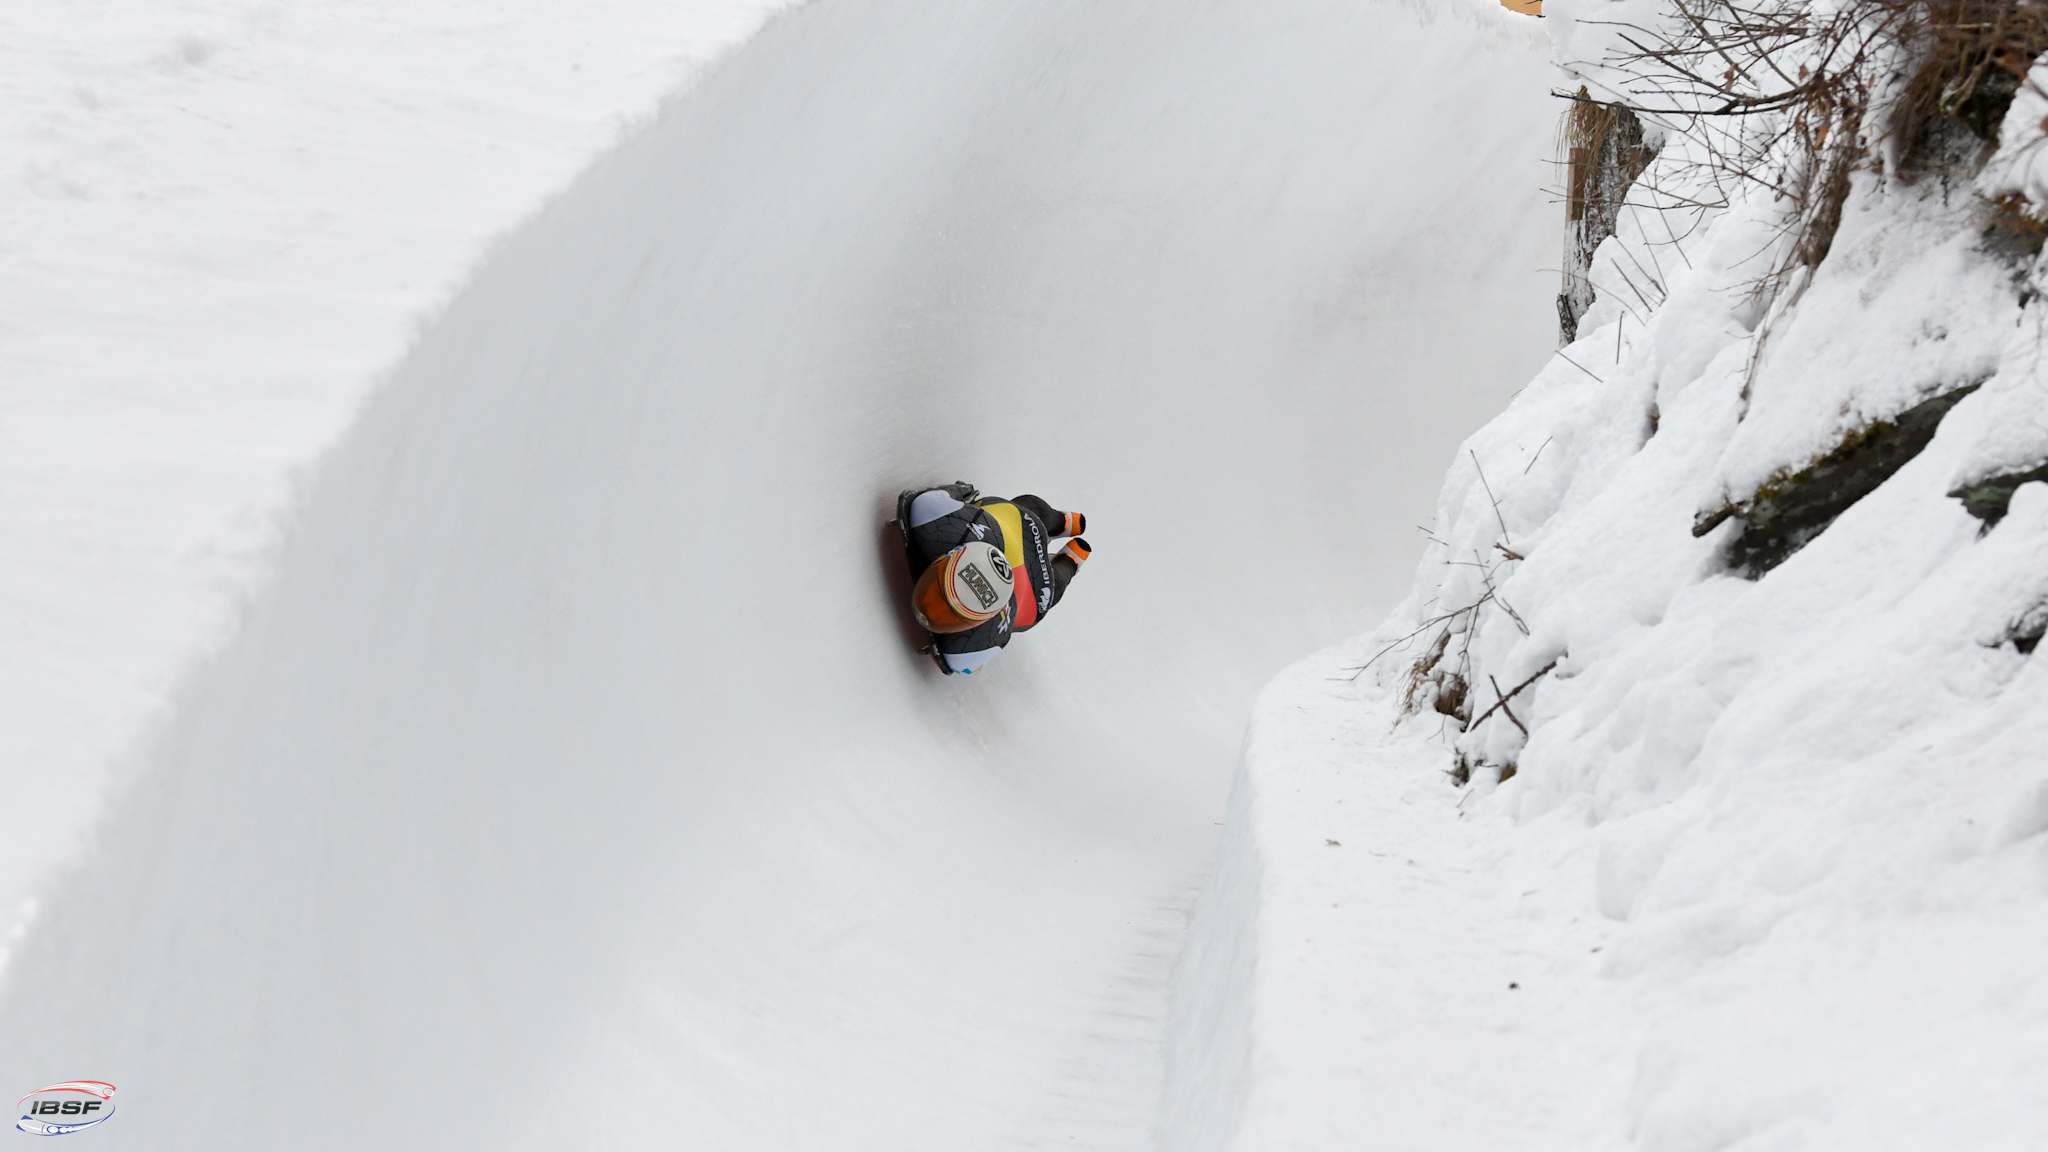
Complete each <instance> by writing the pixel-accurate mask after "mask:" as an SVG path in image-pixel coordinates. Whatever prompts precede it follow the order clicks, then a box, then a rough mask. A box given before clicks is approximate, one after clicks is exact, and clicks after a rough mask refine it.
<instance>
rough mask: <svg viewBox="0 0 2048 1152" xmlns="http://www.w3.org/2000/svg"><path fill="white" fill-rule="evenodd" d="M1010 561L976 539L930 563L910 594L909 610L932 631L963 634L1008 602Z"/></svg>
mask: <svg viewBox="0 0 2048 1152" xmlns="http://www.w3.org/2000/svg"><path fill="white" fill-rule="evenodd" d="M1010 590H1011V585H1010V562H1009V561H1008V560H1005V559H1004V558H1003V554H1002V552H1001V551H999V550H998V549H996V548H994V547H991V546H990V545H988V544H984V543H982V542H981V541H979V540H974V541H970V542H968V543H966V544H962V545H961V546H959V547H958V548H955V549H953V550H952V551H951V552H948V553H946V554H945V555H944V556H941V557H939V558H938V559H937V560H934V561H932V562H931V564H930V566H929V567H927V568H926V569H925V570H924V575H922V576H919V577H918V578H917V587H916V588H914V589H912V590H911V593H910V611H911V614H912V615H914V616H916V617H917V622H918V623H919V624H922V625H924V626H925V628H926V629H928V630H930V631H933V632H965V631H967V630H968V629H969V628H973V627H976V626H978V625H981V624H986V623H988V622H989V621H990V620H993V619H995V618H996V616H997V615H998V614H1000V613H1001V612H1002V610H1003V608H1004V607H1005V606H1007V605H1008V604H1009V603H1010Z"/></svg>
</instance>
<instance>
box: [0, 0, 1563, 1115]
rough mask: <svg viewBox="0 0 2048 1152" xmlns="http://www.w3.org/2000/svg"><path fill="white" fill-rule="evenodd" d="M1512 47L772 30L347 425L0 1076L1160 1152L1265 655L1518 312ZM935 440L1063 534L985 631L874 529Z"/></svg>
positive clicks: (1417, 502)
mask: <svg viewBox="0 0 2048 1152" xmlns="http://www.w3.org/2000/svg"><path fill="white" fill-rule="evenodd" d="M1552 75H1553V73H1552V69H1551V67H1550V65H1549V62H1548V59H1547V56H1546V54H1545V52H1544V50H1543V47H1542V43H1541V38H1540V35H1539V32H1538V27H1537V26H1536V25H1534V24H1533V23H1528V22H1519V21H1516V20H1515V19H1514V18H1513V17H1509V16H1507V15H1505V14H1503V13H1501V12H1500V11H1499V10H1498V9H1497V8H1493V7H1491V6H1490V5H1487V4H1483V3H1479V2H1478V0H1472V2H1471V3H1464V2H1463V0H1460V3H1459V4H1458V5H1457V6H1454V7H1446V8H1444V9H1441V10H1420V9H1416V8H1411V7H1407V6H1403V5H1395V4H1360V3H1358V2H1356V0H1316V2H1314V3H1307V4H1301V5H1293V6H1287V7H1285V8H1284V9H1282V8H1276V7H1275V6H1274V5H1272V4H1270V3H1269V2H1267V0H1223V2H1216V3H1206V4H1200V5H1162V4H1156V3H1151V2H1149V0H1118V2H1114V3H1105V4H1086V5H1018V4H1016V3H1013V2H1011V0H963V2H960V3H950V4H933V3H928V2H925V0H830V2H825V3H818V4H811V5H806V6H803V7H800V8H797V9H794V10H792V11H790V12H789V13H787V14H786V15H784V16H783V17H781V18H779V19H777V20H775V21H773V22H772V23H770V24H769V25H768V26H767V27H766V28H765V29H764V30H763V31H762V32H761V33H760V34H758V35H757V36H755V37H754V38H753V39H752V40H750V41H749V43H748V45H747V46H746V48H745V49H743V50H742V51H740V52H738V53H736V54H734V55H733V56H732V57H730V58H729V59H728V61H727V62H726V63H725V64H724V65H723V66H721V67H720V68H719V69H717V70H716V71H715V72H714V73H713V74H711V75H710V76H708V77H706V78H705V79H704V80H703V82H701V83H700V84H699V85H697V86H696V87H695V88H694V89H693V90H692V92H691V93H690V95H689V96H688V97H687V98H685V99H682V100H679V101H677V102H675V103H674V104H673V105H672V106H671V107H670V108H669V109H667V110H666V111H665V112H664V113H663V115H662V116H661V117H659V119H658V120H657V121H656V122H655V123H653V124H652V125H650V126H649V127H648V129H647V131H646V132H645V133H644V134H643V135H641V136H640V137H638V138H637V139H635V140H633V141H631V142H629V143H628V144H626V145H625V146H624V147H622V148H621V149H620V150H619V151H617V152H616V153H615V154H614V155H612V156H611V157H609V158H607V159H606V160H605V161H604V162H602V163H601V164H600V165H598V166H597V167H596V168H595V169H594V170H593V171H592V172H591V173H590V174H589V175H588V176H587V177H586V178H584V179H583V180H582V181H580V182H579V183H578V184H577V185H576V186H575V187H574V188H572V189H571V190H570V191H569V192H567V193H566V194H565V195H563V196H562V197H561V198H559V199H558V200H557V201H556V202H555V203H553V204H552V205H551V206H550V207H549V208H548V209H547V210H546V211H545V212H543V213H541V214H540V216H539V217H538V218H537V219H535V220H534V221H533V222H531V223H530V224H529V226H527V227H526V228H524V229H522V230H521V231H520V232H519V233H518V234H517V235H516V236H514V237H513V238H511V239H510V240H509V241H508V242H507V243H505V244H504V245H503V246H502V247H501V248H500V250H499V251H498V252H497V254H496V255H495V256H494V257H493V259H492V260H491V261H490V262H489V264H488V265H487V266H486V267H485V268H484V269H483V270H482V271H481V272H480V273H479V274H478V276H477V278H476V280H475V282H474V283H473V284H472V285H471V286H470V287H469V288H468V289H467V290H465V291H464V292H463V293H462V294H461V295H460V296H459V297H458V298H457V299H456V300H454V301H453V302H452V303H451V304H450V305H449V306H448V307H447V309H446V311H445V313H444V314H443V315H442V317H441V318H440V319H439V320H438V321H437V322H436V323H435V324H434V326H433V327H432V328H431V330H429V331H428V332H427V333H425V334H424V335H423V336H422V337H421V340H420V343H419V346H418V347H417V348H416V349H415V351H414V352H413V354H412V355H411V356H410V357H409V358H408V359H407V361H406V362H405V364H404V365H403V366H402V367H401V368H400V369H399V370H398V371H397V373H396V374H395V376H394V378H393V379H392V381H391V382H390V383H389V385H388V386H387V387H385V388H384V389H382V390H381V391H380V392H379V393H378V394H377V396H376V398H375V400H374V401H373V402H372V403H370V404H369V405H368V406H367V407H366V409H365V411H364V414H363V416H362V418H361V421H360V422H359V424H358V425H357V427H356V428H355V429H354V431H353V432H352V433H351V435H350V436H349V437H348V438H347V439H346V440H345V441H344V442H343V444H342V445H340V446H339V447H338V448H337V449H336V450H335V451H334V452H333V453H332V454H331V456H330V457H329V459H328V461H327V462H326V463H325V464H324V465H323V468H322V470H321V473H320V475H319V477H318V479H317V481H316V482H315V483H314V484H313V486H312V490H311V492H310V494H309V495H308V497H307V499H306V501H305V504H304V507H303V510H302V512H301V514H300V516H299V518H298V520H297V522H296V523H295V525H294V529H293V533H292V537H291V540H290V542H289V544H288V545H287V546H286V547H285V548H284V549H283V550H282V552H281V554H280V556H279V558H278V560H277V564H276V574H275V576H274V578H273V579H272V581H271V582H270V584H269V586H268V587H267V589H266V590H265V591H264V592H263V593H262V595H261V596H260V597H259V598H258V599H257V600H256V602H255V603H254V605H253V606H252V607H251V609H250V611H249V613H248V619H247V622H246V624H245V625H244V626H243V628H242V630H241V632H240V633H239V635H238V636H237V637H236V638H235V640H234V642H233V643H232V644H231V645H230V646H228V648H227V649H226V650H225V651H224V653H223V654H222V655H221V656H220V658H219V659H218V660H217V661H216V662H215V663H214V664H213V665H212V666H211V667H210V668H208V669H207V670H206V671H205V673H204V674H203V675H202V676H200V677H199V678H198V679H197V680H196V681H195V682H194V683H193V685H192V687H191V689H190V692H189V695H188V696H187V697H186V702H185V703H184V705H183V706H182V707H181V708H180V710H179V713H178V715H177V717H176V718H175V723H174V725H172V727H171V731H170V733H169V735H168V736H167V737H166V740H165V742H164V744H165V746H164V749H163V751H162V754H161V756H160V757H159V758H157V760H156V761H154V762H153V763H152V764H151V765H150V767H149V769H148V770H147V771H146V772H145V773H143V774H142V775H141V778H140V779H139V780H138V781H137V783H136V784H135V785H134V787H133V788H132V790H131V791H130V792H128V793H127V794H126V796H125V797H124V798H123V799H122V800H121V801H120V802H119V803H118V804H117V805H116V807H115V810H114V811H113V813H112V814H111V816H110V817H109V818H108V819H107V820H106V822H105V823H104V825H103V826H102V830H101V833H100V835H99V836H98V837H97V840H96V844H95V846H94V849H93V851H92V852H90V853H89V854H88V855H87V857H86V859H85V860H84V861H83V862H82V863H81V865H80V866H79V868H78V869H77V870H76V875H75V876H73V877H72V878H71V879H70V880H69V882H68V883H66V884H65V885H63V886H62V887H61V888H59V889H58V890H57V891H55V892H54V893H53V895H52V896H51V898H50V899H49V900H48V901H47V902H46V910H45V912H44V914H43V915H42V916H40V917H39V918H38V920H37V921H36V923H35V925H34V927H33V930H32V931H31V932H30V934H29V935H28V937H27V939H26V940H25V941H24V943H23V945H22V947H21V948H20V950H19V953H18V955H17V956H16V957H15V959H14V960H13V961H12V962H11V965H10V967H9V970H8V972H7V977H8V980H7V985H6V987H5V990H4V996H0V1035H5V1036H6V1037H7V1038H8V1043H7V1044H5V1045H0V1081H4V1082H21V1083H25V1084H30V1085H33V1084H35V1083H45V1082H49V1081H50V1079H51V1077H52V1076H53V1075H62V1076H76V1075H90V1076H92V1077H94V1078H99V1079H104V1080H106V1081H108V1082H111V1083H115V1084H119V1085H121V1090H122V1091H123V1092H124V1093H132V1094H133V1098H134V1099H135V1100H136V1101H137V1102H138V1103H137V1105H136V1106H134V1107H133V1108H129V1109H126V1110H124V1111H123V1113H122V1115H121V1116H120V1117H119V1118H118V1119H117V1120H116V1121H114V1122H112V1123H109V1124H107V1125H106V1126H105V1127H103V1128H101V1129H99V1130H97V1132H96V1134H95V1137H94V1138H96V1139H100V1140H102V1142H107V1141H111V1142H112V1144H111V1145H110V1146H118V1147H138V1148H149V1149H152V1150H153V1152H159V1150H163V1149H175V1148H220V1147H243V1148H277V1147H292V1148H303V1149H321V1148H335V1149H349V1150H351V1152H353V1150H356V1149H361V1148H364V1147H372V1146H374V1147H394V1148H409V1147H416V1148H457V1147H468V1148H492V1149H508V1148H525V1147H533V1148H540V1147H545V1148H561V1147H592V1148H639V1147H661V1146H667V1145H672V1144H676V1143H679V1142H680V1143H683V1144H686V1145H688V1146H691V1147H703V1148H717V1149H752V1148H762V1149H769V1148H773V1149H802V1150H804V1152H813V1150H818V1149H835V1148H844V1149H862V1150H869V1149H892V1150H895V1149H903V1150H910V1149H924V1148H930V1149H946V1150H958V1149H997V1148H1010V1147H1073V1148H1125V1149H1129V1148H1141V1147H1145V1146H1147V1145H1149V1144H1150V1142H1151V1139H1152V1135H1153V1121H1154V1118H1155V1115H1156V1112H1157V1108H1158V1101H1159V1094H1160V1089H1161V1078H1162V1060H1161V1053H1162V1048H1163V1045H1162V1042H1161V1029H1162V1026H1163V1020H1164V1016H1165V1007H1166V998H1167V987H1168V978H1169V974H1170V971H1171V967H1172V963H1173V957H1174V955H1175V953H1176V951H1177V950H1178V945H1179V942H1180V938H1181V932H1182V927H1183V924H1184V917H1185V911H1186V908H1187V906H1188V903H1189V902H1190V900H1191V898H1192V894H1193V890H1194V888H1195V887H1196V885H1197V884H1198V882H1199V879H1200V877H1201V875H1202V873H1203V871H1204V870H1205V869H1206V867H1207V864H1208V861H1209V858H1210V856H1211V854H1212V852H1213V848H1214V844H1215V840H1216V836H1217V827H1216V826H1217V823H1218V822H1219V818H1220V816H1221V809H1222V806H1223V799H1224V795H1225V790H1226V788H1227V785H1228V779H1229V774H1230V771H1231V766H1232V763H1233V760H1234V757H1235V754H1236V751H1237V749H1238V746H1239V743H1240V739H1241V736H1242V728H1243V720H1244V717H1245V715H1246V714H1247V713H1248V711H1249V709H1250V706H1251V702H1252V700H1253V698H1254V697H1255V695H1256V693H1257V691H1258V687H1259V685H1260V684H1262V683H1263V682H1264V681H1265V680H1267V679H1269V678H1270V676H1271V675H1272V673H1273V672H1274V671H1276V670H1277V669H1279V668H1281V667H1284V666H1285V663H1286V662H1287V661H1289V660H1292V659H1293V658H1295V656H1296V655H1298V654H1299V653H1300V652H1302V651H1308V650H1312V649H1313V648H1315V647H1317V646H1320V645H1321V644H1324V643H1328V642H1331V641H1334V640H1335V639H1338V638H1340V637H1341V636H1343V635H1347V634H1351V633H1353V632H1355V631H1356V630H1357V629H1358V628H1360V627H1363V626H1365V625H1366V624H1367V623H1368V622H1369V617H1367V616H1366V615H1365V614H1364V609H1363V608H1362V607H1361V604H1360V601H1361V599H1362V598H1378V599H1379V601H1380V603H1381V604H1383V605H1384V604H1391V603H1393V602H1395V601H1396V600H1397V599H1398V596H1399V595H1400V593H1401V591H1402V589H1404V588H1405V586H1406V583H1407V580H1408V572H1409V569H1410V568H1411V566H1412V563H1413V559H1414V556H1415V555H1416V554H1417V551H1418V550H1419V549H1418V546H1417V543H1416V540H1417V538H1416V536H1415V533H1414V529H1413V524H1414V522H1415V520H1416V519H1419V518H1420V517H1421V516H1422V515H1423V514H1424V512H1425V510H1426V508H1427V505H1428V500H1429V496H1430V493H1431V492H1433V491H1434V488H1435V474H1436V473H1438V472H1439V471H1440V470H1441V468H1442V466H1443V462H1444V460H1446V459H1447V458H1448V457H1449V455H1450V451H1451V448H1452V446H1453V445H1454V444H1455V443H1456V442H1457V440H1458V439H1459V438H1461V437H1462V436H1463V435H1465V434H1466V433H1467V432H1468V431H1469V429H1470V428H1471V427H1472V426H1473V425H1474V424H1475V423H1476V422H1477V420H1478V419H1480V418H1482V417H1483V415H1484V414H1486V413H1489V412H1493V411H1497V410H1498V408H1499V405H1500V403H1501V402H1502V401H1503V400H1504V399H1505V397H1506V394H1507V392H1508V390H1509V389H1511V388H1512V387H1513V386H1514V382H1515V381H1517V380H1520V379H1525V378H1526V377H1527V375H1528V373H1529V372H1531V371H1533V370H1534V369H1535V367H1536V366H1538V365H1540V364H1541V362H1542V360H1543V357H1544V355H1545V351H1546V348H1547V334H1548V331H1549V318H1550V314H1551V313H1550V307H1549V304H1548V302H1547V300H1546V299H1545V297H1544V287H1545V285H1547V284H1548V283H1549V280H1550V277H1549V276H1548V275H1547V274H1545V273H1544V272H1542V271H1541V269H1542V267H1543V266H1544V265H1545V264H1546V263H1548V262H1549V256H1550V254H1549V249H1550V245H1549V243H1548V242H1547V238H1546V236H1545V234H1544V232H1543V230H1542V228H1541V226H1540V223H1539V221H1540V220H1541V219H1542V218H1543V217H1544V216H1545V215H1547V209H1546V205H1545V203H1544V196H1543V194H1542V192H1541V187H1542V184H1543V181H1544V175H1545V171H1546V169H1545V167H1544V164H1543V159H1544V152H1545V150H1546V148H1545V144H1544V143H1543V142H1544V140H1545V138H1546V135H1547V124H1548V122H1549V118H1550V108H1549V106H1548V104H1549V102H1548V99H1547V97H1546V96H1545V95H1544V92H1545V89H1546V88H1547V87H1548V86H1549V84H1550V82H1551V79H1552ZM1504 173H1513V174H1514V175H1513V176H1511V177H1510V176H1506V175H1503V174H1504ZM1446 348H1449V349H1451V350H1452V351H1451V352H1450V353H1449V354H1448V355H1447V354H1446V351H1445V349H1446ZM1360 446H1365V449H1366V450H1367V451H1368V452H1369V453H1370V454H1371V456H1372V458H1373V461H1374V464H1373V467H1371V468H1369V469H1366V470H1360V469H1358V468H1357V467H1356V466H1355V462H1354V460H1353V457H1352V453H1353V452H1354V451H1356V450H1358V449H1359V447H1360ZM955 478H964V479H968V480H971V481H974V482H976V483H978V484H980V485H981V486H982V487H983V488H984V489H985V490H987V491H991V492H996V493H1002V494H1015V493H1018V492H1022V491H1037V492H1039V493H1041V494H1042V495H1044V496H1046V497H1048V498H1050V499H1052V500H1054V501H1056V502H1058V503H1059V504H1061V505H1063V506H1066V507H1071V508H1076V509H1079V510H1082V511H1085V512H1086V513H1087V515H1088V517H1089V520H1090V524H1091V534H1090V535H1091V540H1092V542H1093V543H1094V544H1096V545H1097V553H1096V557H1095V559H1094V560H1092V561H1091V562H1090V564H1089V566H1088V568H1087V570H1086V572H1085V573H1084V574H1083V575H1082V576H1081V577H1080V579H1079V580H1078V582H1077V583H1076V585H1075V586H1074V588H1073V590H1072V591H1071V593H1070V594H1069V595H1068V596H1067V597H1066V599H1065V600H1063V602H1062V603H1061V605H1060V607H1059V609H1058V612H1057V613H1056V614H1055V615H1054V616H1053V617H1051V618H1050V619H1049V620H1048V621H1047V622H1046V623H1045V624H1043V625H1042V626H1041V627H1039V628H1038V629H1036V630H1034V631H1032V632H1031V633H1029V634H1028V635H1026V636H1023V637H1020V638H1019V639H1018V640H1017V642H1016V643H1014V644H1013V645H1011V647H1010V648H1009V649H1008V650H1006V651H1005V653H1004V654H1003V656H1002V657H1001V659H1000V662H999V663H998V664H996V665H994V666H992V667H991V669H990V670H989V672H988V673H987V674H985V675H977V676H975V677H973V678H971V679H970V680H967V681H966V682H962V681H961V680H960V679H958V678H950V679H945V678H940V677H938V676H937V675H936V672H935V670H934V669H933V668H932V667H931V665H930V662H929V661H928V660H927V659H925V658H923V657H920V656H918V655H916V654H915V653H914V652H913V651H912V650H911V649H910V647H909V645H908V644H906V643H905V634H904V633H905V629H904V626H903V621H902V619H901V616H900V614H899V604H900V597H899V595H898V591H899V590H898V589H895V588H893V587H892V585H891V583H890V580H889V573H890V571H891V566H892V565H894V564H896V563H897V562H898V561H899V557H900V550H899V549H898V547H897V545H896V544H895V542H894V540H893V538H892V537H891V536H890V535H889V534H887V533H886V532H885V530H884V528H883V521H884V519H885V518H886V517H887V516H888V515H889V514H890V512H889V510H890V509H891V508H892V506H893V499H894V496H895V494H896V492H897V490H898V488H899V487H901V486H902V485H904V484H907V483H914V482H920V481H933V480H938V481H945V480H951V479H955ZM1340 516H1341V517H1344V518H1347V519H1346V522H1345V523H1343V524H1339V523H1338V522H1337V521H1338V519H1339V517H1340ZM1351 517H1358V518H1362V519H1363V521H1364V523H1365V530H1364V531H1359V530H1357V529H1356V522H1355V521H1353V520H1350V519H1348V518H1351ZM1268 542H1272V543H1271V544H1270V546H1269V545H1268ZM899 575H900V574H899ZM58 1068H61V1069H64V1071H63V1072H61V1073H54V1072H53V1071H51V1070H53V1069H58ZM80 1069H89V1070H90V1071H79V1070H80ZM223 1094H227V1095H228V1096H229V1097H230V1098H234V1099H251V1100H260V1101H261V1102H262V1104H263V1106H262V1107H260V1108H250V1109H248V1110H246V1111H244V1112H242V1113H238V1114H237V1115H236V1116H235V1117H234V1123H233V1124H232V1126H229V1127H224V1126H223V1124H222V1121H221V1117H220V1115H219V1112H218V1108H219V1101H220V1099H221V1098H222V1096H223ZM145 1099H146V1100H147V1105H146V1106H144V1105H143V1103H142V1101H144V1100H145Z"/></svg>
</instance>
